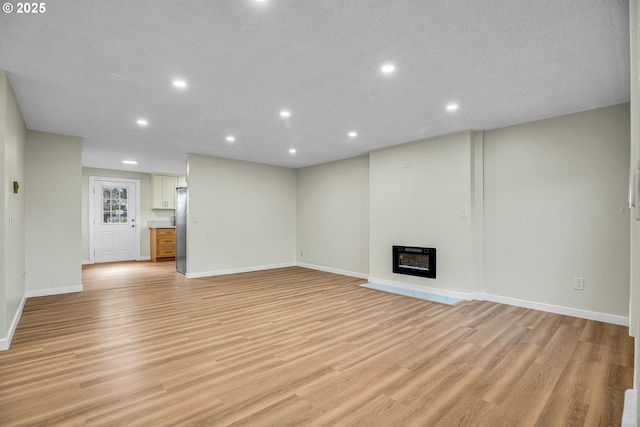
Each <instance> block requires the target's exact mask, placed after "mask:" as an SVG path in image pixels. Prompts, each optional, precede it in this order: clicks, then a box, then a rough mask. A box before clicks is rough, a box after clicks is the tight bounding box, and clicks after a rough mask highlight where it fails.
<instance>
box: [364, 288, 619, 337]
mask: <svg viewBox="0 0 640 427" xmlns="http://www.w3.org/2000/svg"><path fill="white" fill-rule="evenodd" d="M369 281H370V282H373V283H379V284H381V285H389V286H395V287H397V288H401V289H410V290H414V291H421V292H428V293H432V294H436V295H442V296H445V297H452V298H458V299H463V300H467V301H474V300H476V301H491V302H496V303H499V304H506V305H513V306H515V307H522V308H530V309H532V310H539V311H546V312H549V313H555V314H562V315H565V316H572V317H579V318H581V319H589V320H595V321H598V322H605V323H612V324H614V325H621V326H629V318H628V317H625V316H618V315H615V314H608V313H600V312H597V311H589V310H582V309H579V308H572V307H564V306H560V305H553V304H546V303H542V302H535V301H527V300H522V299H517V298H509V297H503V296H499V295H493V294H487V293H484V292H472V293H465V292H456V291H449V290H446V289H438V288H430V287H428V286H420V285H413V284H410V283H402V282H396V281H393V280H386V279H380V278H376V277H369Z"/></svg>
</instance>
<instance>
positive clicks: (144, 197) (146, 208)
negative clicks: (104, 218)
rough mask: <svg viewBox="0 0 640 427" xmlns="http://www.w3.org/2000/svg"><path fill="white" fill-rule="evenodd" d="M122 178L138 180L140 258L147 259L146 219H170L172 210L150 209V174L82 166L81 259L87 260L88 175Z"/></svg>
mask: <svg viewBox="0 0 640 427" xmlns="http://www.w3.org/2000/svg"><path fill="white" fill-rule="evenodd" d="M90 176H100V177H107V178H123V179H138V180H140V215H141V218H140V219H139V221H138V224H141V227H140V258H141V259H149V256H150V251H149V238H150V237H149V227H147V222H148V221H161V220H170V219H171V217H172V216H173V210H165V209H160V210H152V209H151V206H152V204H151V203H152V200H151V199H152V195H151V174H148V173H138V172H129V171H117V170H110V169H95V168H82V260H83V262H85V263H86V262H89V259H90V257H89V235H90V230H89V177H90Z"/></svg>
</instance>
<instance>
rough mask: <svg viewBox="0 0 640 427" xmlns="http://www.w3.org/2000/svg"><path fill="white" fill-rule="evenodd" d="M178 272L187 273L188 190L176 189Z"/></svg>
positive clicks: (183, 188) (184, 188)
mask: <svg viewBox="0 0 640 427" xmlns="http://www.w3.org/2000/svg"><path fill="white" fill-rule="evenodd" d="M176 270H177V271H178V273H182V274H186V273H187V188H186V187H181V188H177V189H176Z"/></svg>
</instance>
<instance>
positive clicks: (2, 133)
mask: <svg viewBox="0 0 640 427" xmlns="http://www.w3.org/2000/svg"><path fill="white" fill-rule="evenodd" d="M25 145H26V127H25V124H24V120H23V119H22V114H21V113H20V108H19V107H18V103H17V102H16V98H15V95H14V93H13V90H12V89H11V85H10V83H9V80H8V78H7V74H6V72H5V71H3V70H0V165H1V166H2V169H1V172H0V200H2V207H1V209H0V221H1V222H0V224H1V225H0V348H2V347H5V346H8V334H9V333H10V328H11V325H12V323H13V322H14V319H15V318H16V315H17V313H18V312H19V310H20V306H21V304H22V300H23V298H24V293H25V282H24V273H25V246H24V236H25V227H26V226H25V185H24V183H25ZM14 181H17V182H18V183H19V185H20V186H21V189H20V190H19V192H18V193H17V194H14V192H13V182H14ZM14 326H15V325H14Z"/></svg>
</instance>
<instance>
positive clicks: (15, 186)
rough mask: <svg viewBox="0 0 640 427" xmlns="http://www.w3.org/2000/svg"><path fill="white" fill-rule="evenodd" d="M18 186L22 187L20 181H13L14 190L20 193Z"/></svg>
mask: <svg viewBox="0 0 640 427" xmlns="http://www.w3.org/2000/svg"><path fill="white" fill-rule="evenodd" d="M18 188H20V185H19V184H18V181H13V192H14V193H15V194H18Z"/></svg>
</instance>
